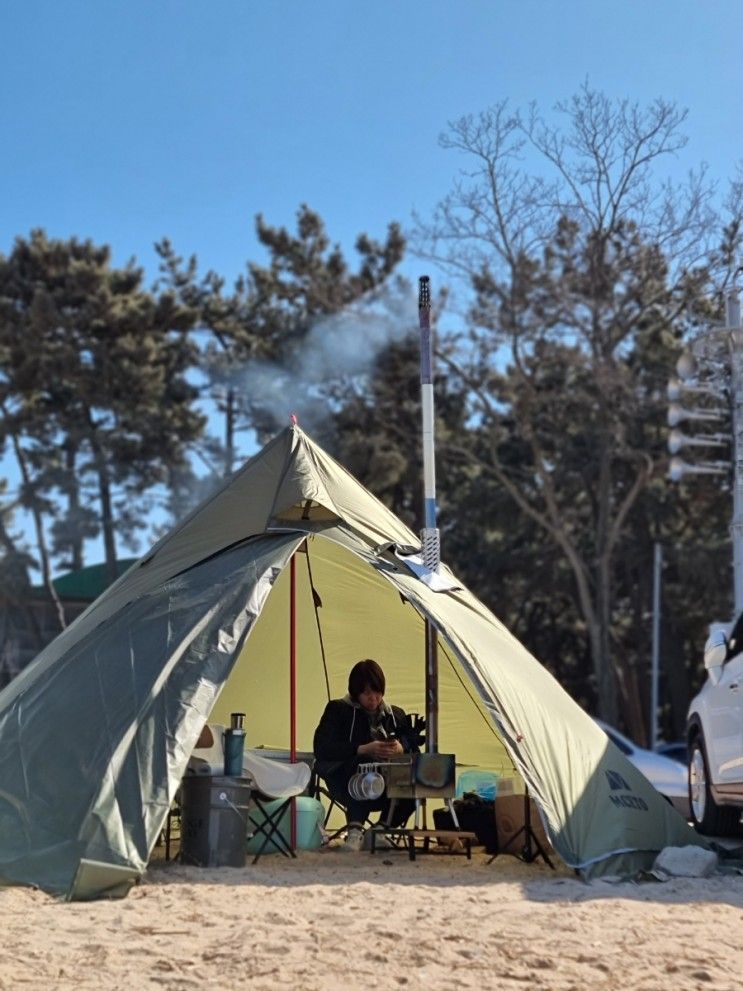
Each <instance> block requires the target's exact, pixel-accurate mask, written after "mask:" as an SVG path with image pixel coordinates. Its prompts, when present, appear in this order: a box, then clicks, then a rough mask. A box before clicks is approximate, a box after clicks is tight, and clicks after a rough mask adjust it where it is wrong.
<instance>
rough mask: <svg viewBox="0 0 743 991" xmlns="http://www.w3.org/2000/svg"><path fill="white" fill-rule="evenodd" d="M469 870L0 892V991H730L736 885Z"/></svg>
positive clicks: (256, 873)
mask: <svg viewBox="0 0 743 991" xmlns="http://www.w3.org/2000/svg"><path fill="white" fill-rule="evenodd" d="M487 859H488V858H487V857H486V856H485V855H484V854H482V853H477V854H474V855H473V859H472V861H467V860H466V859H465V858H461V857H450V856H440V855H435V856H428V857H419V858H418V859H417V860H416V862H415V863H411V862H409V861H408V860H407V859H406V857H405V856H404V855H401V854H398V853H392V854H390V853H387V854H382V855H381V856H380V854H377V855H376V856H374V857H372V856H371V855H370V854H368V853H360V854H345V853H343V852H341V851H334V850H329V851H323V852H311V853H310V852H303V853H301V854H300V856H299V858H298V859H297V860H296V861H289V860H288V859H285V858H283V857H279V856H266V857H263V858H262V859H261V860H260V861H259V863H258V864H257V865H256V866H252V865H249V866H246V867H245V868H220V869H206V870H204V869H199V868H196V867H184V866H181V865H179V864H174V863H170V864H165V863H162V862H160V863H155V864H153V865H151V866H150V868H149V870H148V872H147V875H146V876H145V878H144V879H143V881H142V883H141V884H139V885H138V886H137V887H135V888H134V889H133V890H132V892H131V893H130V894H129V896H128V897H127V898H125V899H123V900H117V901H97V902H87V903H72V904H69V903H64V902H59V901H56V900H55V899H53V898H51V897H49V896H48V895H45V894H43V893H41V892H38V891H32V890H29V889H22V888H6V889H0V912H1V917H2V935H1V936H0V989H3V991H5V989H14V991H15V989H17V988H39V989H41V988H43V989H56V988H60V989H66V988H70V989H71V988H96V989H105V991H115V989H127V991H139V989H148V988H157V989H167V991H180V989H184V991H186V989H195V988H199V989H201V988H222V989H225V991H226V989H233V988H239V987H249V988H265V989H272V991H276V989H279V988H303V989H309V991H313V989H317V991H328V989H335V988H365V989H369V988H383V989H386V991H394V989H399V988H404V989H406V991H408V989H409V991H417V989H422V988H427V989H431V988H447V989H458V988H498V989H502V991H509V989H515V988H519V989H526V988H532V987H536V988H545V989H556V991H557V989H560V991H562V989H565V991H567V989H576V991H578V989H581V991H582V989H591V991H593V989H603V988H616V989H634V988H637V989H640V988H642V989H643V991H651V989H652V991H655V989H657V991H671V989H673V991H676V989H686V988H695V989H697V988H703V989H715V991H717V989H726V991H734V989H735V991H737V989H740V988H742V987H743V876H739V875H714V876H713V877H711V878H708V879H673V880H671V881H669V882H666V883H643V884H631V883H622V884H612V883H607V882H594V883H592V884H590V885H588V884H585V883H583V882H582V881H579V880H578V879H576V878H575V877H574V876H573V875H572V874H571V873H570V872H569V871H568V870H567V869H566V868H564V867H560V868H558V870H557V871H554V872H553V871H550V870H549V868H547V867H546V866H545V865H544V864H542V863H541V862H540V863H534V864H523V863H521V862H520V861H517V860H516V859H514V858H512V857H506V856H501V857H499V858H498V859H497V860H496V861H495V862H494V863H492V864H490V865H488V863H487Z"/></svg>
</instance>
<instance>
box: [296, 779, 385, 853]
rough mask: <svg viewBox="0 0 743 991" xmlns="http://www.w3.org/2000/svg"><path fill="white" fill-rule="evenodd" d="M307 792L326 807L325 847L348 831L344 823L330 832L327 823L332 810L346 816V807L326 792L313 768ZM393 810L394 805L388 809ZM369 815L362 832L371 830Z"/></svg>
mask: <svg viewBox="0 0 743 991" xmlns="http://www.w3.org/2000/svg"><path fill="white" fill-rule="evenodd" d="M309 792H310V795H312V797H313V798H315V799H317V800H318V801H319V802H322V803H323V805H326V812H325V818H324V820H323V834H324V839H323V844H322V845H323V846H327V845H328V844H329V843H332V841H333V840H335V839H337V838H338V837H339V836H342V835H343V833H345V832H346V831H347V830H348V824H347V823H344V824H343V825H342V826H339V827H338V828H337V829H334V830H332V831H331V832H329V831H328V822H330V817H331V815H332V814H333V809H338V810H339V811H340V812H342V813H343V815H344V816H346V806H345V805H344V803H343V802H342V801H341V800H340V799H339V798H336V797H335V796H334V795H331V794H330V791H329V790H328V787H327V785H326V784H325V781H324V779H323V778H322V776H321V775H320V774H319V773H318V771H317V768H316V767H313V769H312V778H311V780H310V786H309ZM393 808H394V803H393V805H392V807H391V808H390V812H391V811H392V809H393ZM371 814H373V812H372V813H370V814H369V815H367V816H366V818H365V819H364V821H363V822H362V823H361V826H362V827H363V828H364V830H366V829H367V828H371V827H372V826H374V825H375V823H374V822H373V820H372V819H371V818H370V815H371Z"/></svg>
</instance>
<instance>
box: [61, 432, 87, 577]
mask: <svg viewBox="0 0 743 991" xmlns="http://www.w3.org/2000/svg"><path fill="white" fill-rule="evenodd" d="M76 456H77V450H76V448H75V446H74V445H73V444H71V443H68V444H66V445H65V468H66V470H67V512H68V514H69V516H70V519H72V520H79V513H80V486H79V485H78V484H77V476H76V474H75V468H76V463H75V462H76ZM83 560H84V555H83V540H82V537H81V536H80V535H79V534H78V535H77V536H73V537H72V538H71V540H70V567H71V569H72V571H79V570H80V569H81V568H82V567H83Z"/></svg>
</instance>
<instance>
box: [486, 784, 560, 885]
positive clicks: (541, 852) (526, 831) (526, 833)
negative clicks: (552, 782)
mask: <svg viewBox="0 0 743 991" xmlns="http://www.w3.org/2000/svg"><path fill="white" fill-rule="evenodd" d="M496 814H497V813H496ZM496 833H497V827H496ZM520 836H523V838H524V845H523V847H522V848H521V852H520V853H517V854H516V856H517V857H518V858H519V860H523V861H524V863H525V864H531V863H533V862H534V861H535V860H536V859H537V857H541V858H542V860H543V861H544V862H545V864H547V866H548V867H551V868H552V870H554V869H555V865H554V864H553V863H552V861H551V860H550V858H549V856H548V855H547V851H546V850H545V849H544V846H543V845H542V844H541V843H540V841H539V837H538V836H537V835H536V833H535V832H534V830H533V828H532V824H531V799H530V798H529V789H528V787H526V785H524V822H523V825H522V826H520V827H519V829H518V830H517V831H516V832H515V833H514V834H513V836H511V837H509V839H508V846H509V847H510V846H511V845H512V844H514V843H515V842H516V841H517V840H518V839H519V837H520ZM499 853H500V849H498V850H496V852H495V853H494V854H493V856H492V857H491V858H490V860H489V861H488V863H489V864H492V862H493V861H494V860H495V858H496V857H497V856H498V854H499Z"/></svg>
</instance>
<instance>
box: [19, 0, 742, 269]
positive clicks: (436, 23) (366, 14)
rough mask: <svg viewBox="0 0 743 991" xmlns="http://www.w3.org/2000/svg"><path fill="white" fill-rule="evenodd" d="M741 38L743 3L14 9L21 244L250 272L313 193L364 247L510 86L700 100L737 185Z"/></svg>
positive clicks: (707, 133) (245, 3)
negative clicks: (38, 234)
mask: <svg viewBox="0 0 743 991" xmlns="http://www.w3.org/2000/svg"><path fill="white" fill-rule="evenodd" d="M742 39H743V3H740V2H739V0H717V2H713V3H710V2H689V0H673V2H667V0H643V2H635V0H622V2H617V0H591V2H584V0H562V2H549V0H518V2H515V0H490V2H486V0H458V2H454V0H451V2H443V0H429V2H428V3H426V4H425V5H423V4H418V3H413V2H412V0H409V2H408V0H397V2H388V0H375V2H373V3H365V4H360V3H351V2H349V0H345V2H339V0H318V2H301V3H300V2H279V0H272V2H269V0H263V2H260V3H258V2H251V0H215V2H212V3H204V2H201V3H197V2H195V0H180V2H174V0H127V2H126V3H124V2H113V0H88V2H83V0H64V2H62V3H60V2H59V0H26V2H24V3H23V4H20V3H18V4H12V3H9V2H6V3H4V4H3V5H2V12H1V13H0V92H1V93H2V98H1V99H0V135H2V154H0V190H1V191H2V210H0V252H7V251H8V250H10V248H11V246H12V242H13V238H14V237H15V236H16V235H18V234H27V233H28V231H29V230H30V229H31V228H32V227H35V226H41V227H44V228H46V229H47V230H48V231H49V232H50V233H51V234H52V235H55V236H61V237H67V236H70V235H73V234H75V235H78V236H81V237H91V238H93V239H94V240H95V241H98V242H105V243H108V244H110V245H111V246H112V248H113V250H114V259H115V261H117V262H120V263H123V262H125V261H126V260H127V259H128V258H129V257H131V256H136V258H137V259H138V260H139V261H140V262H141V263H142V264H143V265H144V266H145V267H146V269H147V271H148V273H151V274H153V275H154V272H155V256H154V252H153V250H152V245H153V242H154V241H156V240H157V239H159V238H160V237H162V236H163V235H167V236H168V237H170V238H171V239H172V240H173V242H174V244H175V246H176V248H177V250H178V251H179V252H181V253H182V254H190V253H192V252H195V253H196V254H197V255H198V257H199V260H200V263H201V264H202V265H203V267H204V268H207V267H212V268H215V269H217V270H218V271H220V272H221V273H222V274H224V275H225V276H227V278H228V279H230V280H231V279H232V278H233V277H234V276H235V275H237V274H238V273H239V272H240V271H241V270H242V267H243V265H244V262H245V260H246V259H248V258H256V257H260V253H259V250H258V248H257V246H256V242H255V239H254V236H253V218H254V215H255V214H256V213H257V212H259V211H261V212H263V214H264V215H265V216H266V218H267V220H268V221H269V222H270V223H274V224H289V225H291V224H292V223H293V220H294V216H295V213H296V210H297V207H298V206H299V204H300V203H302V202H307V203H309V204H310V206H312V207H313V208H314V209H316V210H318V211H319V212H320V214H321V215H322V216H323V217H324V218H325V220H326V221H327V224H328V228H329V231H330V233H331V236H332V237H333V238H334V239H336V240H338V241H340V242H341V244H342V245H343V246H344V247H345V248H346V249H347V250H349V251H350V250H351V248H352V245H353V241H354V238H355V236H356V234H357V233H358V232H360V231H368V232H369V233H370V234H372V235H376V236H380V237H381V236H382V235H383V234H384V231H385V229H386V226H387V224H388V223H389V221H390V220H393V219H396V220H399V221H401V222H402V223H403V225H406V224H408V223H409V222H410V217H411V211H412V210H413V209H414V208H415V209H418V210H419V211H421V212H422V213H423V214H425V213H426V212H428V211H430V210H431V208H432V207H433V205H434V204H435V203H436V201H437V200H438V199H439V198H440V197H441V196H442V195H443V194H444V193H445V192H446V191H447V189H448V188H449V185H450V182H451V179H452V176H453V175H454V173H455V172H456V169H457V168H458V167H459V165H460V164H461V163H460V162H458V161H457V159H456V157H455V156H454V155H453V153H451V152H445V151H443V150H441V149H440V148H439V147H438V144H437V137H438V134H439V133H440V132H441V131H442V130H443V129H444V128H445V126H446V122H447V120H450V119H453V118H456V117H458V116H459V115H461V114H464V113H469V112H477V111H479V110H481V109H484V108H485V107H486V106H488V105H489V104H491V103H493V102H495V101H497V100H500V99H502V98H504V97H508V98H510V99H511V100H512V101H513V102H514V104H517V105H518V104H520V105H523V104H525V103H527V102H528V101H530V100H537V101H539V103H540V104H541V105H543V106H544V107H545V108H549V107H550V106H551V105H552V104H553V103H554V101H555V100H556V99H558V98H561V97H567V96H569V95H570V94H571V93H573V92H574V91H575V90H576V88H577V87H578V86H579V85H580V83H581V82H582V81H583V80H584V79H585V78H586V77H587V78H588V79H589V81H590V83H591V84H592V85H594V86H595V87H597V88H600V89H603V90H604V91H605V92H607V93H608V94H609V95H611V96H618V97H623V96H628V97H630V98H633V99H638V100H640V101H643V102H646V101H649V100H651V99H652V98H654V97H656V96H658V95H662V96H664V97H665V98H667V99H670V100H674V101H677V102H678V103H679V104H680V105H682V106H686V107H688V108H689V111H690V117H689V121H688V124H687V127H686V131H687V133H688V135H689V139H690V141H689V146H688V148H687V150H686V152H685V154H684V158H683V159H682V160H681V161H680V162H679V167H680V168H681V167H684V168H685V167H686V165H687V164H688V165H691V164H695V163H698V162H699V161H701V160H706V161H707V162H708V163H709V165H710V168H711V172H712V174H713V175H716V176H719V177H720V178H721V179H724V178H725V177H726V176H728V175H730V174H731V172H732V170H733V168H734V165H735V163H736V161H738V160H739V159H740V158H741V156H742V155H743V150H742V149H741V142H740V135H741V124H742V123H743V121H742V119H741V118H742V115H741V110H740V107H741V93H743V68H741V66H742V65H743V62H742V60H741V57H740V45H741V40H742ZM406 269H407V270H408V272H409V273H410V274H411V275H414V274H415V273H416V272H417V271H418V269H419V265H418V263H416V262H415V261H414V260H412V259H411V260H410V261H409V262H408V264H407V265H406Z"/></svg>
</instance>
